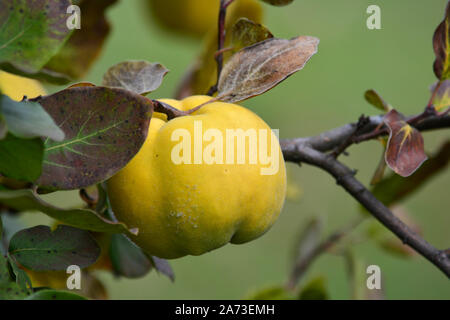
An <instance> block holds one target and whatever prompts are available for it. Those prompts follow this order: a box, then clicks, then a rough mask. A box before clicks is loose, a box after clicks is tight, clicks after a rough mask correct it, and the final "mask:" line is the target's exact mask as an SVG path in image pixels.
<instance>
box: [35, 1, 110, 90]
mask: <svg viewBox="0 0 450 320" xmlns="http://www.w3.org/2000/svg"><path fill="white" fill-rule="evenodd" d="M116 2H117V0H96V1H90V0H82V1H79V3H78V6H79V7H80V11H81V13H82V17H81V21H82V22H81V24H82V27H81V29H76V30H74V31H73V32H72V34H71V35H70V38H69V40H68V41H67V42H66V43H65V44H64V46H63V47H62V48H61V49H60V50H59V52H58V53H57V54H56V55H55V56H53V57H52V58H51V60H50V61H49V62H48V63H47V64H46V65H45V67H44V69H43V71H46V72H54V73H59V74H63V75H65V76H66V77H67V78H68V80H69V79H80V78H82V77H84V76H85V75H86V73H87V71H88V70H89V69H90V67H91V66H92V64H93V63H94V62H95V60H96V59H97V58H98V56H99V54H100V52H101V50H102V48H103V46H104V44H105V41H106V39H107V37H108V35H109V33H110V29H111V27H110V24H109V22H108V20H107V19H106V15H105V11H106V9H108V7H110V6H111V5H113V4H114V3H116ZM53 82H54V81H53Z"/></svg>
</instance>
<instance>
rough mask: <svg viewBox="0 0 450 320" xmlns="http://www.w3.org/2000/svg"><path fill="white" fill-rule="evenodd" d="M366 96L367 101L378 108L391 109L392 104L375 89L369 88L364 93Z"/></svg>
mask: <svg viewBox="0 0 450 320" xmlns="http://www.w3.org/2000/svg"><path fill="white" fill-rule="evenodd" d="M364 98H366V101H367V102H368V103H370V104H371V105H373V106H374V107H375V108H377V109H380V110H382V111H386V112H387V111H389V110H390V109H391V106H390V105H389V104H388V103H387V102H386V101H384V99H383V98H382V97H381V96H380V95H379V94H378V92H376V91H375V90H372V89H371V90H367V91H366V93H365V94H364Z"/></svg>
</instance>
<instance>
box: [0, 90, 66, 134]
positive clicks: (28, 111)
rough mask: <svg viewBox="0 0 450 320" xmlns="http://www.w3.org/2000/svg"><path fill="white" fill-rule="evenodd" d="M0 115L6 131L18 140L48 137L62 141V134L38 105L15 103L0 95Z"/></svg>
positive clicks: (25, 102) (34, 103)
mask: <svg viewBox="0 0 450 320" xmlns="http://www.w3.org/2000/svg"><path fill="white" fill-rule="evenodd" d="M0 114H2V116H3V118H4V119H5V121H6V125H7V127H8V130H9V131H10V132H11V133H13V134H14V135H15V136H17V137H19V138H34V137H49V138H51V139H53V140H55V141H61V140H63V139H64V132H63V131H62V130H61V129H60V128H59V127H58V126H57V125H56V124H55V122H54V121H53V119H52V118H51V117H50V116H49V114H48V113H47V112H46V111H45V110H44V109H43V108H42V107H41V105H40V104H39V103H36V102H30V101H23V102H17V101H14V100H12V99H11V98H9V97H8V96H6V95H0Z"/></svg>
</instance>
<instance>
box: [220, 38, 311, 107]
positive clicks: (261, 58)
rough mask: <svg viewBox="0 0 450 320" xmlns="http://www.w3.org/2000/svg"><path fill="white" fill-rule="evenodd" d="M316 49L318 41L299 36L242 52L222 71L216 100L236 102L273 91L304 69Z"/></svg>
mask: <svg viewBox="0 0 450 320" xmlns="http://www.w3.org/2000/svg"><path fill="white" fill-rule="evenodd" d="M318 45H319V39H317V38H314V37H309V36H300V37H297V38H293V39H290V40H286V39H278V38H271V39H267V40H265V41H262V42H259V43H257V44H255V45H253V46H250V47H246V48H244V49H242V50H241V51H239V52H237V53H236V54H235V55H233V56H232V57H231V58H230V60H229V61H228V63H227V64H226V65H225V66H224V68H223V70H222V73H221V75H220V79H219V83H218V99H219V100H222V101H226V102H238V101H242V100H245V99H248V98H251V97H254V96H257V95H260V94H262V93H264V92H266V91H268V90H270V89H272V88H273V87H274V86H276V85H277V84H278V83H280V82H281V81H283V80H284V79H286V78H287V77H289V76H290V75H292V74H293V73H295V72H296V71H299V70H301V69H303V67H304V66H305V64H306V62H307V61H308V60H309V59H310V58H311V57H312V56H313V55H314V54H315V53H316V52H317V47H318Z"/></svg>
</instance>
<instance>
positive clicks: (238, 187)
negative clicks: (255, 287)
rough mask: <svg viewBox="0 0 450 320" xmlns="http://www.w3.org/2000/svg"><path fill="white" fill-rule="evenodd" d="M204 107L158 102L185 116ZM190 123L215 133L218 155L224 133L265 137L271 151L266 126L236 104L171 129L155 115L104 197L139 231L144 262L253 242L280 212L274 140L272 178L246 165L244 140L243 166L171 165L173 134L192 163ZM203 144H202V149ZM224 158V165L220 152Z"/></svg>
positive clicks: (280, 175) (281, 174) (282, 173)
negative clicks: (187, 138) (186, 137)
mask: <svg viewBox="0 0 450 320" xmlns="http://www.w3.org/2000/svg"><path fill="white" fill-rule="evenodd" d="M210 99H211V97H208V96H192V97H189V98H186V99H184V100H182V101H177V100H170V99H166V100H160V101H162V102H165V103H167V104H169V105H171V106H172V107H175V108H177V109H179V110H184V111H186V110H189V109H192V108H194V107H196V106H198V105H200V104H203V103H204V102H206V101H209V100H210ZM195 120H201V121H202V127H203V132H205V131H206V130H207V129H208V128H215V129H219V130H220V131H221V132H222V134H223V137H224V138H223V140H224V147H225V140H226V139H225V136H226V134H225V132H226V129H238V128H242V129H243V130H244V131H246V130H248V129H255V130H256V132H258V130H259V129H267V130H269V131H268V135H267V137H268V148H267V149H268V150H269V151H268V152H270V150H271V145H270V138H271V136H270V134H271V131H270V128H269V126H268V125H267V124H266V123H265V122H264V121H263V120H262V119H261V118H259V117H258V116H257V115H256V114H254V113H253V112H252V111H250V110H248V109H246V108H243V107H241V106H238V105H236V104H229V103H223V102H213V103H210V104H207V105H205V106H203V107H202V108H200V109H199V110H197V111H195V112H194V113H192V114H191V115H188V116H182V117H178V118H175V119H172V120H170V121H167V120H166V116H165V115H163V114H159V113H155V114H154V115H153V118H152V120H151V122H150V127H149V132H148V137H147V139H146V141H145V143H144V145H143V147H142V148H141V150H140V151H139V152H138V154H137V155H136V156H135V157H134V158H133V159H132V160H131V161H130V162H129V163H128V165H127V166H126V167H125V168H123V169H122V170H121V171H119V172H118V173H117V174H116V175H115V176H113V177H112V178H111V179H110V180H108V182H107V189H108V194H109V197H110V201H111V205H112V209H113V211H114V213H115V215H116V217H117V219H118V220H119V221H123V222H125V223H126V224H127V225H128V226H129V227H138V228H139V234H138V235H137V236H135V237H133V238H132V240H133V241H135V242H136V243H137V244H138V245H139V246H140V247H141V248H142V249H143V250H144V251H146V252H147V253H148V254H151V255H154V256H158V257H161V258H165V259H175V258H179V257H182V256H185V255H201V254H203V253H206V252H208V251H211V250H213V249H216V248H219V247H221V246H223V245H225V244H227V243H228V242H231V243H234V244H240V243H245V242H248V241H251V240H253V239H256V238H258V237H259V236H261V235H262V234H264V233H265V232H266V231H267V230H268V229H269V228H270V227H271V226H272V225H273V224H274V222H275V221H276V219H277V218H278V215H279V214H280V212H281V210H282V207H283V204H284V199H285V194H286V168H285V163H284V159H283V155H282V152H281V148H280V146H279V142H278V139H275V141H276V143H277V146H276V148H277V152H278V155H277V156H278V157H279V159H278V160H279V170H278V171H277V172H276V174H273V175H261V170H260V169H261V168H263V167H264V168H267V167H268V165H261V164H260V162H259V160H258V163H257V164H249V161H248V159H249V157H248V156H249V148H248V139H246V142H247V147H246V158H245V164H236V161H235V164H217V163H214V164H205V163H204V162H203V163H202V164H185V163H181V164H175V163H174V162H173V161H172V159H171V152H172V148H173V147H174V146H175V145H177V144H179V143H180V141H181V140H180V141H171V135H172V132H174V130H176V129H179V128H184V129H187V130H188V131H189V132H190V134H191V137H192V138H191V140H192V141H191V150H192V155H193V150H194V149H193V148H194V147H193V143H194V142H193V140H194V121H195ZM209 143H211V142H203V148H205V146H207V145H208V144H209ZM258 143H259V139H258ZM235 148H236V146H235ZM258 151H259V150H258ZM223 154H224V162H225V149H224V153H223ZM192 158H193V157H192ZM235 159H236V158H235Z"/></svg>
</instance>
